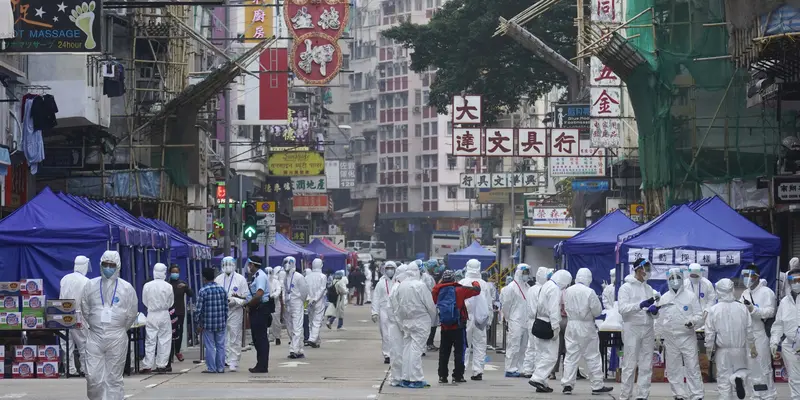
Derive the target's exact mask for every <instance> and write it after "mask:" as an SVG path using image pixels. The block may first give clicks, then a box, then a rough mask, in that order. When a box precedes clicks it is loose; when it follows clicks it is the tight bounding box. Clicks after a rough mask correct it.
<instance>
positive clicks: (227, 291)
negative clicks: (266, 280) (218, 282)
mask: <svg viewBox="0 0 800 400" xmlns="http://www.w3.org/2000/svg"><path fill="white" fill-rule="evenodd" d="M259 272H260V271H259ZM253 279H254V280H255V277H253ZM227 281H228V276H227V274H226V276H223V277H222V286H223V287H224V288H225V294H226V295H228V296H230V295H231V286H233V274H231V281H230V283H228V284H225V282H227Z"/></svg>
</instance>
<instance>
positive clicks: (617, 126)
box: [589, 118, 622, 148]
mask: <svg viewBox="0 0 800 400" xmlns="http://www.w3.org/2000/svg"><path fill="white" fill-rule="evenodd" d="M621 131H622V118H593V119H592V121H591V123H590V126H589V135H590V138H591V140H592V147H602V148H609V147H610V148H617V147H619V145H620V140H619V135H620V132H621Z"/></svg>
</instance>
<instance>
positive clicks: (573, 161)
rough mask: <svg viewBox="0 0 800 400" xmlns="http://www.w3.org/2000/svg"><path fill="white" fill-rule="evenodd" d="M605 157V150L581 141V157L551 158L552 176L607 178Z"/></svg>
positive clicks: (586, 141)
mask: <svg viewBox="0 0 800 400" xmlns="http://www.w3.org/2000/svg"><path fill="white" fill-rule="evenodd" d="M605 155H606V151H605V149H595V148H591V147H590V145H589V141H588V140H581V149H580V156H577V157H551V158H550V176H565V177H566V176H605V175H606V158H605Z"/></svg>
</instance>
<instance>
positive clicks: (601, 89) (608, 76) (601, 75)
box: [589, 0, 623, 148]
mask: <svg viewBox="0 0 800 400" xmlns="http://www.w3.org/2000/svg"><path fill="white" fill-rule="evenodd" d="M608 1H609V2H614V1H617V0H608ZM590 70H591V75H590V84H591V85H592V87H591V90H590V96H591V100H590V101H591V102H590V104H589V114H590V115H591V122H590V127H589V137H590V139H591V142H590V145H591V146H592V147H600V148H617V147H619V146H620V135H621V133H622V126H623V125H622V79H620V78H619V76H617V74H615V73H614V71H612V70H611V68H609V67H608V66H607V65H605V64H603V62H602V61H600V59H598V58H597V57H592V60H591V65H590Z"/></svg>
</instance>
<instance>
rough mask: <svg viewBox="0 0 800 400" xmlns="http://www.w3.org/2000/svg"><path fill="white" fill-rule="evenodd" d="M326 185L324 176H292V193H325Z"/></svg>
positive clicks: (326, 190)
mask: <svg viewBox="0 0 800 400" xmlns="http://www.w3.org/2000/svg"><path fill="white" fill-rule="evenodd" d="M327 192H328V186H327V180H326V178H325V176H300V177H292V193H293V194H306V193H327Z"/></svg>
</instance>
